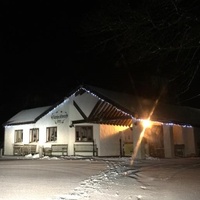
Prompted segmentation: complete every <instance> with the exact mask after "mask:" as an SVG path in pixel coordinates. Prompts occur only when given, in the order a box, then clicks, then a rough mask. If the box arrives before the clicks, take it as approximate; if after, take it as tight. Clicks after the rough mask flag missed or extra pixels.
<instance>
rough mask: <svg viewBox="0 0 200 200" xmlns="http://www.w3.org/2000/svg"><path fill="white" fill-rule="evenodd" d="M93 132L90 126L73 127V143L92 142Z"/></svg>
mask: <svg viewBox="0 0 200 200" xmlns="http://www.w3.org/2000/svg"><path fill="white" fill-rule="evenodd" d="M93 132H94V131H93V126H91V125H83V126H80V125H78V126H75V142H93V141H94V136H93Z"/></svg>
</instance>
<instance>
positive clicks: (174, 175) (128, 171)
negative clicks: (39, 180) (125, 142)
mask: <svg viewBox="0 0 200 200" xmlns="http://www.w3.org/2000/svg"><path fill="white" fill-rule="evenodd" d="M24 159H43V160H60V159H64V160H71V159H83V160H84V161H85V162H90V163H92V162H96V161H98V162H99V161H103V162H105V163H106V165H107V169H106V170H103V171H99V173H97V174H95V175H93V176H90V177H88V178H86V179H84V180H83V181H81V182H80V183H79V184H78V186H77V187H75V188H73V189H70V190H69V188H66V192H64V193H62V194H58V195H56V196H54V197H49V199H52V200H78V199H80V200H113V199H118V200H132V199H135V200H140V199H144V200H145V199H146V200H157V199H166V200H179V199H180V200H199V199H200V190H199V188H200V158H177V159H157V158H151V157H149V158H147V159H145V160H135V161H134V163H133V165H131V164H130V163H131V162H130V161H131V160H130V157H122V158H98V157H95V158H83V157H78V156H76V157H67V156H66V157H61V158H57V157H51V158H50V157H48V156H45V157H42V158H39V155H35V156H32V155H28V156H26V157H25V158H24ZM80 173H81V171H80Z"/></svg>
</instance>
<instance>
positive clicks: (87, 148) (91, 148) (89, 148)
mask: <svg viewBox="0 0 200 200" xmlns="http://www.w3.org/2000/svg"><path fill="white" fill-rule="evenodd" d="M87 152H91V153H92V155H93V156H98V148H97V145H96V144H74V156H75V155H78V153H87Z"/></svg>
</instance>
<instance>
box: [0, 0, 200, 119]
mask: <svg viewBox="0 0 200 200" xmlns="http://www.w3.org/2000/svg"><path fill="white" fill-rule="evenodd" d="M173 2H174V3H173ZM1 8H2V14H1V19H2V25H1V33H2V34H1V43H2V45H1V48H2V52H3V53H2V54H1V55H2V58H1V71H2V72H1V79H0V89H1V100H0V111H1V120H0V121H1V122H4V121H6V120H8V119H9V117H11V116H13V115H14V114H16V112H18V111H20V110H21V109H25V108H31V107H37V106H43V105H49V104H52V103H55V102H57V101H58V100H60V99H61V98H62V97H64V96H65V95H66V94H68V92H69V91H71V90H72V89H74V88H75V87H76V86H78V85H79V84H83V83H85V84H92V85H96V86H100V87H107V88H112V89H118V90H120V91H127V90H128V91H129V92H132V93H134V94H140V95H144V96H145V95H146V96H148V95H150V96H151V97H154V98H155V97H156V96H158V95H159V94H160V92H161V91H163V90H164V91H165V92H164V93H165V97H166V98H163V99H169V102H171V101H172V102H173V103H177V102H178V103H179V104H181V105H187V106H193V107H197V108H200V103H199V102H200V101H199V100H200V97H198V94H200V89H199V78H200V70H199V69H198V65H199V58H200V55H199V41H200V34H199V33H200V28H199V27H200V24H199V20H200V18H199V8H200V7H199V3H198V1H197V0H194V1H189V3H188V1H186V0H177V1H168V0H160V1H158V0H147V1H143V0H141V1H129V0H105V1H104V0H96V1H88V0H74V1H31V2H30V1H20V2H19V1H14V0H13V1H11V0H7V1H1ZM166 85H167V87H166V88H167V89H165V86H166ZM163 88H164V89H163ZM152 94H153V95H152ZM174 94H175V95H174ZM176 94H179V95H177V96H178V97H176V98H174V99H173V98H172V97H174V96H176ZM194 97H195V98H194ZM189 99H190V100H189ZM181 102H184V103H181Z"/></svg>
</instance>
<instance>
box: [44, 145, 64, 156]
mask: <svg viewBox="0 0 200 200" xmlns="http://www.w3.org/2000/svg"><path fill="white" fill-rule="evenodd" d="M44 155H45V156H51V155H59V156H61V155H63V156H64V155H66V156H67V155H68V144H52V145H51V147H46V148H44Z"/></svg>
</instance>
